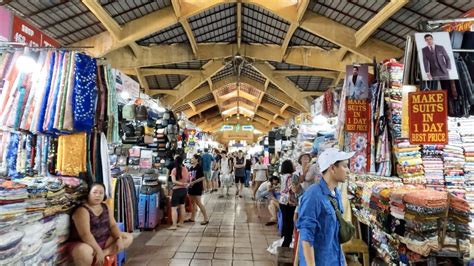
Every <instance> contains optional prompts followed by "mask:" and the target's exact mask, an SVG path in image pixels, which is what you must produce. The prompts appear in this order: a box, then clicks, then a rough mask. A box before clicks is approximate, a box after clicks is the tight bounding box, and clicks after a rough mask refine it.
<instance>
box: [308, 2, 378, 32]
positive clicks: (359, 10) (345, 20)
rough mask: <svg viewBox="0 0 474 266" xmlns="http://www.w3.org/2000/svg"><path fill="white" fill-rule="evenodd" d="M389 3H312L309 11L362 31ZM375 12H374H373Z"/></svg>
mask: <svg viewBox="0 0 474 266" xmlns="http://www.w3.org/2000/svg"><path fill="white" fill-rule="evenodd" d="M386 3H387V1H346V0H343V1H331V0H321V1H314V0H313V1H311V2H310V4H309V5H308V10H311V11H313V12H315V13H318V14H320V15H323V16H325V17H328V18H330V19H333V20H335V21H336V22H339V23H341V24H344V25H345V26H348V27H351V28H353V29H355V30H358V29H360V28H361V27H362V26H363V25H364V24H365V23H366V22H367V21H369V20H370V19H371V18H372V17H373V16H374V15H375V13H377V12H378V11H380V10H381V9H382V8H383V7H384V6H385V4H386ZM372 11H374V12H372Z"/></svg>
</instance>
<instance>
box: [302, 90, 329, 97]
mask: <svg viewBox="0 0 474 266" xmlns="http://www.w3.org/2000/svg"><path fill="white" fill-rule="evenodd" d="M301 94H303V96H304V97H312V96H317V97H319V96H321V95H323V94H324V91H303V92H301Z"/></svg>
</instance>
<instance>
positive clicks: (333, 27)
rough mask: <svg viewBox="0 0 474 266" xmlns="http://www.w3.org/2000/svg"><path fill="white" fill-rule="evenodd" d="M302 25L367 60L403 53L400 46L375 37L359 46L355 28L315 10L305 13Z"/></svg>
mask: <svg viewBox="0 0 474 266" xmlns="http://www.w3.org/2000/svg"><path fill="white" fill-rule="evenodd" d="M300 27H301V28H303V29H304V30H306V31H308V32H310V33H313V34H315V35H317V36H319V37H321V38H324V39H326V40H328V41H330V42H332V43H335V44H337V45H339V46H340V47H342V48H345V49H347V50H348V51H350V52H352V53H355V54H357V55H359V56H362V57H363V58H365V59H367V60H372V59H373V57H376V58H377V59H378V60H383V59H387V58H395V57H401V56H402V55H403V51H402V50H401V49H400V48H398V47H396V46H394V45H391V44H389V43H386V42H384V41H380V40H377V39H375V38H367V40H366V42H365V43H364V44H362V45H360V46H357V45H356V31H355V30H354V29H352V28H351V27H348V26H345V25H343V24H341V23H338V22H336V21H334V20H332V19H330V18H327V17H325V16H322V15H318V14H316V13H314V12H307V13H306V14H305V16H304V17H303V20H302V21H301V25H300Z"/></svg>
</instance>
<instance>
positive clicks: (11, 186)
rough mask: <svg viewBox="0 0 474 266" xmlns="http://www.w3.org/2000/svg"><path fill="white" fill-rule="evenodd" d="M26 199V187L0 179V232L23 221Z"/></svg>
mask: <svg viewBox="0 0 474 266" xmlns="http://www.w3.org/2000/svg"><path fill="white" fill-rule="evenodd" d="M26 199H28V191H27V189H26V186H25V185H23V184H19V183H17V182H13V181H9V180H3V179H0V231H8V229H9V228H11V227H12V226H13V225H15V224H17V223H19V221H22V220H23V219H24V215H25V213H26V207H27V204H26V203H25V200H26Z"/></svg>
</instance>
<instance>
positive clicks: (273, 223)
mask: <svg viewBox="0 0 474 266" xmlns="http://www.w3.org/2000/svg"><path fill="white" fill-rule="evenodd" d="M275 224H276V222H275V221H270V222H268V223H266V224H265V225H266V226H272V225H275Z"/></svg>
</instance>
